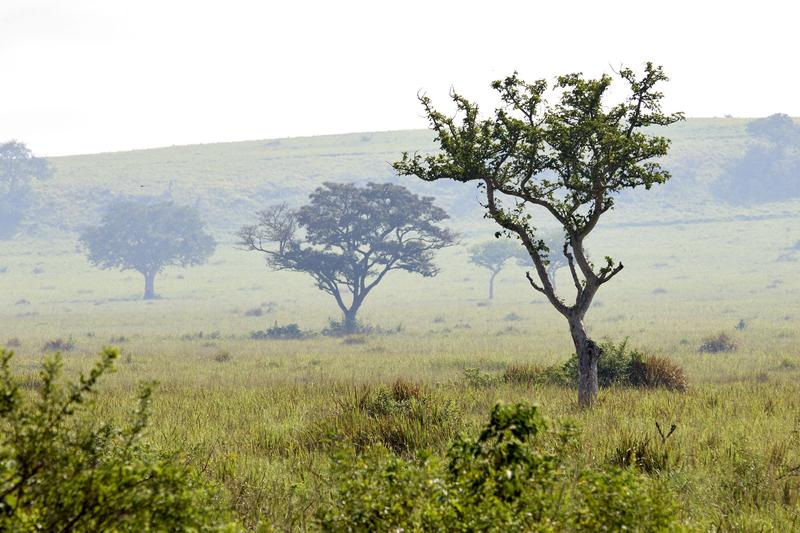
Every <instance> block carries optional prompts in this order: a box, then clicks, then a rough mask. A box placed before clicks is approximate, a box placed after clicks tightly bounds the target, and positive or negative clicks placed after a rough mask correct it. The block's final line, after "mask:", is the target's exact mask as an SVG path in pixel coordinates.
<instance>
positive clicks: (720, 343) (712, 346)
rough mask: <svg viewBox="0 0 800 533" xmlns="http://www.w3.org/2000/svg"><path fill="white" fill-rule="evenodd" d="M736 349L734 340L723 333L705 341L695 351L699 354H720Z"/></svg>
mask: <svg viewBox="0 0 800 533" xmlns="http://www.w3.org/2000/svg"><path fill="white" fill-rule="evenodd" d="M736 348H737V345H736V343H735V342H734V340H733V339H732V338H731V337H730V336H729V335H728V334H727V333H724V332H723V333H720V334H719V335H717V336H715V337H709V338H707V339H705V340H704V341H703V344H701V345H700V348H698V349H697V351H698V352H700V353H720V352H733V351H735V350H736Z"/></svg>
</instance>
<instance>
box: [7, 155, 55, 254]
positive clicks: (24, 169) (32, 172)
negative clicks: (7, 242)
mask: <svg viewBox="0 0 800 533" xmlns="http://www.w3.org/2000/svg"><path fill="white" fill-rule="evenodd" d="M51 174H52V172H51V170H50V167H49V165H48V164H47V160H46V159H43V158H41V157H34V155H33V154H32V153H31V151H30V150H29V149H28V147H27V146H25V143H21V142H17V141H10V142H7V143H3V144H0V239H9V238H11V237H13V236H14V234H15V233H16V231H17V226H19V223H20V222H21V221H22V219H23V217H24V216H25V211H26V209H27V208H28V206H29V204H30V197H31V181H33V180H44V179H47V178H49V177H50V176H51Z"/></svg>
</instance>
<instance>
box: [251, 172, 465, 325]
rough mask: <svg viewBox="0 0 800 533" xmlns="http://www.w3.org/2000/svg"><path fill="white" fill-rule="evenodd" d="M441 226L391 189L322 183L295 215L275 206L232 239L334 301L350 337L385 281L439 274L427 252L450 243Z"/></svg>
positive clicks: (421, 200)
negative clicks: (399, 275)
mask: <svg viewBox="0 0 800 533" xmlns="http://www.w3.org/2000/svg"><path fill="white" fill-rule="evenodd" d="M446 218H448V216H447V213H445V212H444V211H443V210H442V209H441V208H439V207H436V206H435V205H434V204H433V198H431V197H427V196H425V197H420V196H417V195H416V194H413V193H411V192H410V191H409V190H408V189H406V188H405V187H402V186H399V185H393V184H390V183H383V184H379V183H368V184H367V185H366V186H364V187H358V186H356V185H352V184H336V183H325V184H324V185H323V186H322V187H319V188H317V189H316V190H315V191H314V192H313V193H312V194H311V195H310V202H309V203H308V204H307V205H305V206H303V207H301V208H299V209H297V210H292V209H289V207H288V206H287V205H286V204H280V205H277V206H273V207H270V208H268V209H265V210H263V211H261V212H260V213H259V221H258V223H257V224H255V225H253V226H246V227H244V228H242V229H241V231H240V232H239V237H240V243H241V244H242V245H243V246H244V247H245V248H246V249H248V250H254V251H259V252H262V253H264V254H265V255H266V258H267V264H268V265H269V266H270V267H272V268H273V269H275V270H291V271H295V272H305V273H308V274H309V275H311V277H312V278H314V281H315V282H316V284H317V287H318V288H319V289H320V290H322V291H324V292H326V293H328V294H330V295H331V296H333V298H334V299H335V300H336V303H337V305H338V306H339V309H341V311H342V313H343V315H344V323H345V326H346V329H347V330H348V331H352V329H353V328H355V326H356V321H357V317H356V315H357V313H358V310H359V308H360V307H361V305H362V304H363V303H364V300H365V298H366V297H367V295H368V294H369V293H370V292H371V291H372V290H373V289H374V288H375V287H376V286H377V285H378V284H379V283H380V282H381V281H382V280H383V278H384V277H385V276H386V274H388V273H389V272H391V271H394V270H403V271H406V272H413V273H417V274H421V275H423V276H426V277H430V276H435V275H436V274H437V273H438V272H439V270H438V268H436V266H435V265H434V263H433V254H434V251H435V250H438V249H440V248H443V247H445V246H449V245H450V244H451V243H452V242H453V240H454V235H453V234H452V233H451V232H450V231H449V230H448V229H446V228H444V227H443V226H441V225H440V223H441V222H442V221H443V220H445V219H446ZM346 293H350V294H351V300H350V302H349V303H348V302H346V301H345V298H346Z"/></svg>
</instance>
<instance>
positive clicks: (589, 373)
mask: <svg viewBox="0 0 800 533" xmlns="http://www.w3.org/2000/svg"><path fill="white" fill-rule="evenodd" d="M569 329H570V333H571V334H572V342H573V343H574V344H575V353H576V354H577V356H578V405H579V406H580V407H591V406H592V405H593V404H594V402H595V400H597V360H598V359H599V358H600V347H599V346H598V345H597V343H595V342H594V341H593V340H592V339H590V338H589V336H588V335H587V334H586V328H585V327H584V326H583V318H582V317H570V318H569Z"/></svg>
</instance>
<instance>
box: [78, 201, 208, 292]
mask: <svg viewBox="0 0 800 533" xmlns="http://www.w3.org/2000/svg"><path fill="white" fill-rule="evenodd" d="M80 241H81V243H82V245H83V246H84V248H85V249H86V251H87V254H88V257H89V261H90V262H91V263H92V264H94V265H97V266H99V267H100V268H118V269H120V270H136V271H137V272H139V273H140V274H142V276H144V299H145V300H151V299H153V298H155V287H154V282H155V277H156V275H157V274H158V273H160V272H162V271H163V270H164V268H166V267H167V266H170V265H179V266H184V267H185V266H191V265H199V264H202V263H205V262H206V261H207V260H208V258H209V257H210V256H211V254H212V253H214V248H215V247H216V243H215V242H214V238H213V237H212V236H211V235H209V234H208V233H206V232H205V223H204V222H203V221H202V220H201V218H200V215H199V214H198V213H197V211H195V210H194V209H193V208H191V207H186V206H180V205H175V204H174V203H172V202H158V203H146V202H142V201H135V200H126V201H122V202H119V203H117V204H115V205H113V206H112V207H111V208H110V209H109V210H108V212H107V213H106V214H105V216H104V217H103V219H102V220H101V221H100V224H99V225H98V226H94V227H91V228H88V229H86V230H85V231H84V232H83V233H82V234H81V237H80Z"/></svg>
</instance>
